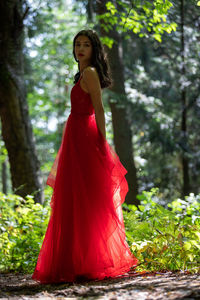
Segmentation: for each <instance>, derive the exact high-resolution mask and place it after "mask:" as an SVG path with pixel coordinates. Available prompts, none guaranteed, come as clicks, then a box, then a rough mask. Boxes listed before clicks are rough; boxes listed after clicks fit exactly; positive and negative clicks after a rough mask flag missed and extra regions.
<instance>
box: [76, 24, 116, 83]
mask: <svg viewBox="0 0 200 300" xmlns="http://www.w3.org/2000/svg"><path fill="white" fill-rule="evenodd" d="M80 35H84V36H87V37H88V38H89V40H90V41H91V44H92V59H91V65H92V66H93V67H95V68H96V70H97V73H98V75H99V80H100V84H101V88H106V87H108V86H110V85H111V83H112V79H111V76H110V68H109V64H108V60H107V57H106V54H105V51H104V49H103V45H102V43H101V41H100V39H99V37H98V35H97V33H96V32H95V31H94V30H91V29H84V30H81V31H79V32H78V33H77V34H76V36H75V37H74V40H73V55H74V58H75V60H76V61H77V62H78V60H77V59H76V56H75V42H76V39H77V38H78V37H79V36H80ZM79 78H80V71H79V72H78V73H76V75H75V76H74V83H76V82H77V81H78V80H79Z"/></svg>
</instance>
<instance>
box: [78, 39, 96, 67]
mask: <svg viewBox="0 0 200 300" xmlns="http://www.w3.org/2000/svg"><path fill="white" fill-rule="evenodd" d="M74 51H75V56H76V59H77V60H79V62H86V63H90V62H91V59H92V43H91V41H90V39H89V38H88V37H87V36H85V35H79V36H78V37H77V39H76V41H75V49H74Z"/></svg>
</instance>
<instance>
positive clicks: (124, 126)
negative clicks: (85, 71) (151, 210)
mask: <svg viewBox="0 0 200 300" xmlns="http://www.w3.org/2000/svg"><path fill="white" fill-rule="evenodd" d="M106 2H107V1H106V0H104V1H97V13H98V14H103V13H105V11H106V6H105V4H106ZM101 22H103V20H101ZM101 24H102V23H100V25H101ZM100 31H101V35H102V36H105V35H108V36H109V37H110V38H112V39H113V40H114V41H115V42H114V45H113V47H112V48H111V49H110V48H107V53H108V58H109V62H110V67H111V72H112V78H113V86H112V88H111V91H112V92H113V94H114V97H115V99H114V100H115V101H110V102H109V105H110V108H111V112H112V124H113V132H114V144H115V149H116V152H117V154H118V155H119V157H120V160H121V162H122V164H123V165H124V166H125V168H126V169H127V171H128V173H127V175H126V178H127V181H128V185H129V192H128V194H127V196H126V203H132V204H133V203H134V204H136V205H138V204H139V200H138V199H137V198H136V195H137V194H138V182H137V174H136V167H135V163H134V156H133V144H132V132H131V124H130V122H129V119H128V116H127V105H126V100H127V98H126V92H125V85H124V65H123V60H122V49H121V41H120V35H119V34H118V33H117V31H116V30H115V29H113V30H110V31H109V33H107V32H105V31H104V29H103V26H101V29H100ZM119 98H120V100H119ZM112 100H113V99H112Z"/></svg>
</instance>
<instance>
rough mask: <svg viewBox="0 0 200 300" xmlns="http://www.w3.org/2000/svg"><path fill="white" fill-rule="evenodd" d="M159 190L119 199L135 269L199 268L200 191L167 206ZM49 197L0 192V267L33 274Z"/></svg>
mask: <svg viewBox="0 0 200 300" xmlns="http://www.w3.org/2000/svg"><path fill="white" fill-rule="evenodd" d="M157 194H158V189H152V190H151V191H150V192H146V191H144V192H143V193H142V194H141V195H138V198H139V199H140V201H141V205H139V207H138V208H137V207H136V206H135V205H127V204H126V203H123V205H122V207H123V208H124V210H123V215H124V223H125V228H126V236H127V242H128V243H129V245H130V249H131V251H132V252H133V254H134V255H135V256H136V257H137V258H138V259H139V261H140V263H139V266H138V267H137V270H138V271H144V270H145V271H162V270H172V271H175V270H183V271H186V270H187V271H191V272H199V271H200V267H199V265H200V195H197V196H194V195H193V194H190V196H188V197H186V198H185V200H181V199H177V200H175V201H173V202H172V203H170V204H168V206H167V207H166V208H165V207H163V206H162V205H160V204H159V201H160V200H159V198H158V196H157ZM49 202H50V201H48V200H46V201H45V203H44V205H41V204H38V203H36V204H35V203H34V200H33V198H32V196H28V197H27V198H26V199H23V198H21V197H19V196H17V195H7V196H6V195H4V194H2V193H0V249H1V251H0V272H6V271H9V272H11V271H20V272H26V273H32V272H33V270H34V267H35V265H36V262H37V258H38V254H39V250H40V248H41V245H42V241H43V238H44V235H45V233H46V229H47V225H48V221H49V217H50V204H49Z"/></svg>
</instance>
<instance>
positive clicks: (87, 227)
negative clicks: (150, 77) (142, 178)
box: [32, 79, 137, 283]
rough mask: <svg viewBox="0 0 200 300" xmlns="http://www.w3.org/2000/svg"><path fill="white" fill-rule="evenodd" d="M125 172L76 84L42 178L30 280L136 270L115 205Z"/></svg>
mask: <svg viewBox="0 0 200 300" xmlns="http://www.w3.org/2000/svg"><path fill="white" fill-rule="evenodd" d="M126 173H127V171H126V169H125V168H124V167H123V165H122V164H121V162H120V160H119V157H118V156H117V154H116V153H115V151H114V150H113V148H112V147H111V146H110V145H109V144H108V142H107V141H106V139H105V138H104V136H103V135H102V133H101V132H100V130H99V129H98V127H97V124H96V120H95V114H94V108H93V105H92V102H91V98H90V95H89V94H88V93H87V92H85V91H84V90H83V89H82V88H81V86H80V79H79V81H78V82H77V83H76V84H75V85H74V86H73V88H72V91H71V113H70V115H69V117H68V119H67V121H66V125H65V129H64V130H63V137H62V143H61V146H60V149H59V151H58V154H57V157H56V159H55V161H54V164H53V167H52V169H51V172H50V174H49V177H48V179H47V184H48V185H50V186H51V187H52V188H53V195H52V198H51V203H50V205H51V215H50V219H49V224H48V227H47V230H46V234H45V237H44V240H43V244H42V247H41V249H40V253H39V256H38V260H37V264H36V267H35V270H34V273H33V274H32V279H34V280H36V281H39V282H40V283H59V282H73V281H76V279H77V278H80V277H79V276H83V277H84V278H86V279H87V278H88V279H100V280H101V279H103V278H105V277H115V276H117V275H121V274H124V273H126V272H127V271H129V270H130V268H131V267H132V266H136V265H137V259H136V258H135V257H134V256H133V254H132V253H131V251H130V249H129V247H128V244H127V242H126V236H125V228H124V221H123V215H122V207H121V204H122V203H123V202H124V201H125V196H126V194H127V191H128V185H127V181H126V178H125V176H124V175H125V174H126Z"/></svg>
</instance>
